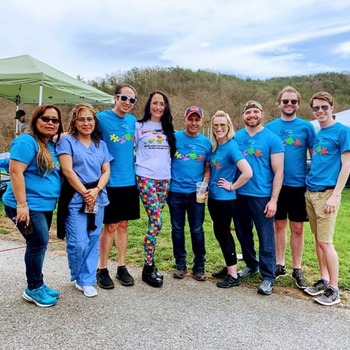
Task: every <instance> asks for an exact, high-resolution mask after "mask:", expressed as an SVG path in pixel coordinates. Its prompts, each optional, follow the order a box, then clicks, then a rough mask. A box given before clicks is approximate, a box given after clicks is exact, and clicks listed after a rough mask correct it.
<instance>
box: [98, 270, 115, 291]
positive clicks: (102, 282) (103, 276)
mask: <svg viewBox="0 0 350 350" xmlns="http://www.w3.org/2000/svg"><path fill="white" fill-rule="evenodd" d="M96 279H97V284H98V286H99V287H100V288H103V289H113V288H114V282H113V281H112V279H111V277H110V276H109V273H108V269H97V272H96Z"/></svg>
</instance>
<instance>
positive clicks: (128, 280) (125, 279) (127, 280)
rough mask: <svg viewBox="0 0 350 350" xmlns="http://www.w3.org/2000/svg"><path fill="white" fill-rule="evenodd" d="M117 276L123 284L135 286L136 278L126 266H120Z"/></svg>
mask: <svg viewBox="0 0 350 350" xmlns="http://www.w3.org/2000/svg"><path fill="white" fill-rule="evenodd" d="M115 277H116V278H117V279H118V280H119V281H120V284H121V285H122V286H126V287H128V286H133V285H134V283H135V281H134V278H133V277H132V276H131V275H130V273H129V271H128V270H127V268H126V267H125V266H118V269H117V274H116V275H115Z"/></svg>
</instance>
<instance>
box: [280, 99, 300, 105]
mask: <svg viewBox="0 0 350 350" xmlns="http://www.w3.org/2000/svg"><path fill="white" fill-rule="evenodd" d="M289 102H290V103H291V104H292V105H296V104H297V103H298V100H282V103H283V104H284V105H287V104H288V103H289Z"/></svg>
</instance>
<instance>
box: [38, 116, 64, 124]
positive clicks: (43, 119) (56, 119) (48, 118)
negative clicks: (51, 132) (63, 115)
mask: <svg viewBox="0 0 350 350" xmlns="http://www.w3.org/2000/svg"><path fill="white" fill-rule="evenodd" d="M39 119H41V120H42V121H43V122H44V123H49V122H52V124H59V123H60V120H59V119H58V118H50V117H46V116H45V115H42V116H40V117H39Z"/></svg>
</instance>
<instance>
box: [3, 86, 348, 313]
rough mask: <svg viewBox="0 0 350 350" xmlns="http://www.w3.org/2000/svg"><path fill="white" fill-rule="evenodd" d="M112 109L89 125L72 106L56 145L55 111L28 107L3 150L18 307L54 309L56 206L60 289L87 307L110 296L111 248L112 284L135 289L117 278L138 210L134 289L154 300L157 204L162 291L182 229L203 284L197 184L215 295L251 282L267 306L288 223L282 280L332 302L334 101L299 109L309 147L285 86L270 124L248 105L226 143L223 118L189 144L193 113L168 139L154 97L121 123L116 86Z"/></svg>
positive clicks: (126, 92)
mask: <svg viewBox="0 0 350 350" xmlns="http://www.w3.org/2000/svg"><path fill="white" fill-rule="evenodd" d="M114 100H115V105H114V107H113V109H110V110H105V111H102V112H99V113H97V114H96V112H95V110H94V109H93V108H92V107H91V106H90V105H88V104H78V105H76V106H74V108H73V110H72V112H71V117H70V120H69V126H68V133H67V134H66V135H64V134H62V133H63V127H62V117H61V111H60V110H59V109H58V108H57V107H55V106H53V105H43V106H39V107H38V108H37V109H36V110H35V111H34V114H33V116H32V118H31V121H30V123H29V127H28V133H25V134H23V135H21V136H19V137H17V138H15V139H14V141H13V142H12V144H11V152H10V154H11V160H10V174H11V184H10V185H9V186H8V188H7V190H6V192H5V194H4V195H3V202H4V204H5V210H6V214H7V216H8V217H9V218H11V219H12V220H13V221H14V222H15V223H16V225H17V227H18V229H19V231H20V232H21V234H22V235H23V237H24V238H25V240H26V243H27V248H26V253H25V263H26V276H27V284H28V286H27V288H26V289H25V291H24V293H23V297H24V298H25V299H26V300H28V301H30V302H33V303H35V304H36V305H38V306H41V307H48V306H52V305H55V304H56V303H57V298H58V297H59V292H58V291H57V290H55V289H52V288H50V287H48V286H47V285H46V284H45V283H44V279H43V274H42V267H43V261H44V256H45V251H46V248H47V244H48V239H49V234H48V231H49V228H50V224H51V220H52V213H53V210H54V209H55V206H56V201H57V199H58V198H59V201H58V210H57V235H58V237H59V238H61V239H63V238H66V242H67V256H68V264H69V268H70V272H71V281H74V282H75V287H76V288H77V290H79V291H81V292H82V293H83V294H84V295H85V296H87V297H94V296H96V295H97V290H96V288H95V287H94V286H95V284H96V283H97V284H98V285H99V287H100V288H104V289H113V288H114V282H113V279H112V278H111V276H110V274H109V270H108V258H109V254H110V251H111V249H112V245H113V243H114V239H116V246H117V251H118V267H117V271H116V275H115V277H116V279H118V280H119V281H120V283H121V284H122V285H124V286H131V285H133V284H134V278H133V277H132V276H131V274H130V273H129V271H128V269H127V268H126V251H127V245H128V221H130V220H136V219H138V218H139V217H140V204H139V203H140V199H141V202H142V204H143V206H144V209H145V211H146V213H147V216H148V227H147V230H146V234H145V236H144V266H143V270H142V280H143V281H145V282H146V283H147V284H149V285H150V286H152V287H161V286H162V285H163V280H164V277H163V276H162V274H161V273H160V272H159V271H158V269H157V267H156V264H155V248H156V243H157V236H158V235H159V233H160V231H161V228H162V210H163V208H164V206H165V204H166V203H167V204H168V207H169V213H170V219H171V237H172V243H173V255H174V259H175V265H176V267H175V270H174V272H173V277H174V278H177V279H183V278H184V277H185V275H186V273H187V260H186V258H187V252H186V249H185V221H186V216H187V220H188V223H189V229H190V236H191V243H192V249H193V253H194V259H193V266H192V275H193V277H194V278H195V279H196V280H198V281H205V280H206V278H207V276H206V273H205V261H206V259H205V256H206V251H205V235H204V230H203V222H204V215H205V203H203V202H199V201H197V200H196V183H197V182H205V183H207V184H208V192H207V196H208V210H209V214H210V216H211V219H212V222H213V231H214V234H215V237H216V239H217V241H218V243H219V245H220V248H221V251H222V254H223V258H224V261H225V267H223V269H222V270H221V271H217V272H213V274H212V275H213V277H216V278H219V281H218V282H217V286H218V287H220V288H230V287H233V286H238V285H240V280H241V279H244V278H246V277H249V276H251V275H252V274H255V273H257V272H260V273H261V276H262V283H261V284H260V286H259V287H258V292H259V293H260V294H264V295H270V294H271V293H272V291H273V284H274V282H275V279H276V278H279V277H281V276H283V275H286V267H285V250H286V242H287V238H286V226H287V220H289V226H290V231H291V238H290V244H291V249H292V261H293V272H292V276H293V278H294V279H295V281H296V284H297V286H298V287H299V288H300V289H303V290H304V291H305V292H306V293H308V294H309V295H312V296H318V297H317V298H316V299H315V301H316V302H318V303H320V304H322V305H333V304H336V303H338V302H339V301H340V297H339V289H338V284H337V283H338V259H337V254H336V251H335V249H334V246H333V243H332V242H333V234H334V229H335V220H336V215H337V211H338V208H339V205H340V199H341V191H342V189H343V188H344V186H345V183H346V180H347V177H348V176H349V173H350V138H349V136H350V135H349V131H350V129H348V128H346V127H345V126H342V125H341V124H339V123H336V121H335V120H334V119H333V105H334V101H333V98H332V97H331V96H330V95H329V94H328V93H326V92H319V93H316V94H315V95H314V96H313V97H312V98H311V101H310V106H311V109H312V113H313V115H314V117H315V118H316V119H317V120H318V121H319V123H320V126H321V131H320V132H319V133H318V134H317V136H315V131H314V129H313V126H312V125H311V123H309V122H307V121H304V120H302V119H301V118H299V117H297V114H296V113H297V110H298V107H299V105H300V94H299V93H298V91H296V90H295V89H294V88H293V87H290V86H288V87H285V88H284V89H283V90H282V91H281V92H280V93H279V96H278V99H277V103H278V107H279V109H280V112H281V116H280V118H278V119H275V120H273V121H271V122H269V123H267V124H266V126H264V125H263V120H264V117H265V116H264V111H263V107H262V105H261V104H260V103H259V102H258V101H253V100H251V101H248V102H247V103H246V104H245V105H244V107H243V111H242V118H243V122H244V124H245V126H244V128H242V129H241V130H239V131H238V132H237V133H236V134H235V131H234V127H233V124H232V121H231V118H230V116H229V115H228V114H227V113H226V112H224V111H222V110H219V111H217V112H216V113H215V114H214V116H213V117H212V119H211V130H212V135H211V139H212V141H211V140H210V139H209V138H207V137H206V136H204V135H202V134H201V133H200V132H199V130H200V128H201V127H202V126H203V123H204V113H203V110H202V109H201V108H199V107H197V106H191V107H189V108H187V109H186V110H185V114H184V118H183V123H184V130H181V131H176V132H175V131H174V126H173V116H172V113H171V109H170V104H169V100H168V97H167V96H166V94H164V93H163V92H161V91H154V92H152V93H151V94H150V95H149V98H148V100H147V102H146V105H145V108H144V115H143V117H142V118H141V119H140V120H137V119H136V118H135V117H134V116H133V115H132V114H131V110H132V108H133V107H134V105H135V103H136V102H137V93H136V90H135V89H134V88H133V87H132V86H130V85H128V84H123V85H120V86H117V87H116V90H115V94H114ZM61 135H62V136H61ZM24 149H25V150H26V151H25V152H23V150H24ZM308 149H309V150H311V157H312V158H311V170H310V172H309V173H308V172H307V166H306V164H307V162H306V160H307V151H308ZM61 171H62V174H63V176H62V177H61V174H60V172H61ZM61 178H62V179H63V181H61ZM305 198H306V200H305ZM307 220H309V221H310V226H311V230H312V232H313V233H314V235H315V246H316V252H317V258H318V262H319V268H320V280H319V281H317V282H316V283H315V284H314V285H313V286H308V284H307V281H306V278H305V277H304V274H303V271H302V269H301V267H302V252H303V242H304V237H303V223H304V222H305V221H307ZM232 221H233V222H234V226H235V233H236V236H237V239H238V241H239V243H240V245H241V248H242V255H243V260H244V262H245V264H246V266H245V267H244V268H243V269H242V270H241V271H237V254H236V245H235V239H234V237H233V235H232V230H231V223H232ZM253 226H255V229H256V232H257V235H258V239H259V252H258V255H257V253H256V250H255V248H254V235H253ZM101 231H102V235H101Z"/></svg>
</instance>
